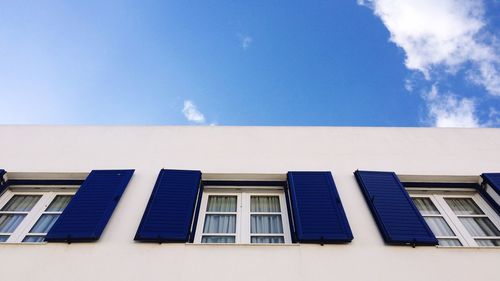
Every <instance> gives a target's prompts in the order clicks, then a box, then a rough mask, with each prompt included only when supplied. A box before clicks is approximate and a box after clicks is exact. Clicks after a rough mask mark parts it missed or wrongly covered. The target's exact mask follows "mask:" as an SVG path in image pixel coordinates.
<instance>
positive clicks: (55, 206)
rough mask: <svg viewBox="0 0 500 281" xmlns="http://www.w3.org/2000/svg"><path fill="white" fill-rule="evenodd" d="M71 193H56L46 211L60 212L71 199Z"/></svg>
mask: <svg viewBox="0 0 500 281" xmlns="http://www.w3.org/2000/svg"><path fill="white" fill-rule="evenodd" d="M71 198H73V195H57V196H56V198H54V200H52V202H51V203H50V205H49V207H47V210H45V211H46V212H62V211H64V209H65V208H66V206H68V203H69V201H71Z"/></svg>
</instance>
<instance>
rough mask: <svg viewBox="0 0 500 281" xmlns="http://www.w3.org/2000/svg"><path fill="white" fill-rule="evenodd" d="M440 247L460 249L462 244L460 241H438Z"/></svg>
mask: <svg viewBox="0 0 500 281" xmlns="http://www.w3.org/2000/svg"><path fill="white" fill-rule="evenodd" d="M438 241H439V246H449V247H453V246H456V247H459V246H462V243H460V241H459V240H458V239H438Z"/></svg>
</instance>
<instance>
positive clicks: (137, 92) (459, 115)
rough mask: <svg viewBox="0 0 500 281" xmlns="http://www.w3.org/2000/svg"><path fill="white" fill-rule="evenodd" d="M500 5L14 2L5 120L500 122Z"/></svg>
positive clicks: (3, 95) (461, 1)
mask: <svg viewBox="0 0 500 281" xmlns="http://www.w3.org/2000/svg"><path fill="white" fill-rule="evenodd" d="M499 34H500V2H498V1H484V2H481V1H469V0H440V1H437V2H436V1H435V0H421V1H406V0H399V1H389V0H373V1H368V0H365V1H361V0H358V1H357V2H356V1H314V2H311V1H287V2H286V5H284V2H282V1H196V2H195V1H1V2H0V104H1V105H2V117H3V118H1V121H0V122H1V123H4V124H131V125H136V124H137V125H186V124H193V125H326V126H438V127H499V126H500V75H499V74H500V48H499V46H500V39H499V38H498V37H499Z"/></svg>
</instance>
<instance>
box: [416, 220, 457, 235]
mask: <svg viewBox="0 0 500 281" xmlns="http://www.w3.org/2000/svg"><path fill="white" fill-rule="evenodd" d="M424 219H425V222H426V223H427V225H428V226H429V227H430V228H431V230H432V233H434V235H436V236H455V233H453V230H451V228H450V226H448V223H446V221H445V220H444V219H443V218H441V217H424Z"/></svg>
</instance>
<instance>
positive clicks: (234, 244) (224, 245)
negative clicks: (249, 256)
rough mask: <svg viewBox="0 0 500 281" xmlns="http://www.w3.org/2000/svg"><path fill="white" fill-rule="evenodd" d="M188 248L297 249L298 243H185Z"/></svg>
mask: <svg viewBox="0 0 500 281" xmlns="http://www.w3.org/2000/svg"><path fill="white" fill-rule="evenodd" d="M186 245H188V246H202V247H205V246H223V247H231V246H233V247H239V246H245V247H247V246H250V247H268V246H270V247H297V246H300V244H298V243H294V244H251V243H249V244H236V243H186Z"/></svg>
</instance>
